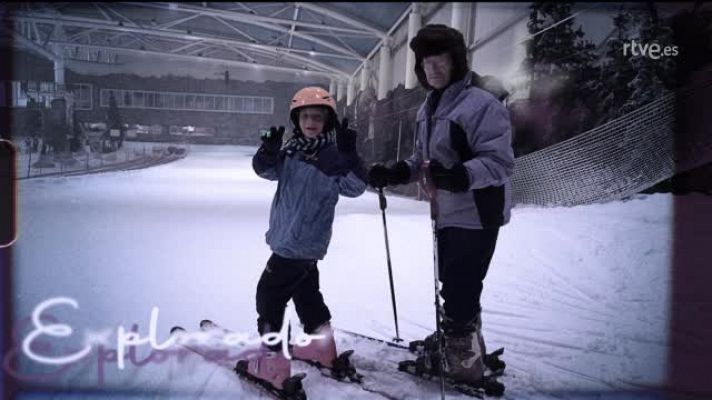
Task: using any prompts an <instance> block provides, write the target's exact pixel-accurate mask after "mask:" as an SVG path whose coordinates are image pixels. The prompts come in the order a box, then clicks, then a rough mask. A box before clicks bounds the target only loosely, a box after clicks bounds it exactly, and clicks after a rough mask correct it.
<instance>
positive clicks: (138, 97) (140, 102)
mask: <svg viewBox="0 0 712 400" xmlns="http://www.w3.org/2000/svg"><path fill="white" fill-rule="evenodd" d="M145 104H146V103H145V99H144V97H143V92H134V93H133V105H134V106H136V107H143V106H144V105H145Z"/></svg>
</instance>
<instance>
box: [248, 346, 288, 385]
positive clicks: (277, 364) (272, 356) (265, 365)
mask: <svg viewBox="0 0 712 400" xmlns="http://www.w3.org/2000/svg"><path fill="white" fill-rule="evenodd" d="M260 350H261V352H260V354H259V355H257V356H255V357H252V358H250V359H248V360H247V365H246V367H247V368H246V370H245V372H247V373H248V374H250V375H252V376H253V377H255V378H257V379H261V380H263V381H266V382H268V383H270V384H271V385H272V386H274V387H275V388H277V389H283V388H284V382H285V381H286V380H287V379H288V378H289V377H290V376H291V374H292V368H291V364H290V362H289V360H288V359H286V358H285V357H284V355H282V353H281V352H278V351H271V350H270V349H269V348H267V347H265V346H263V347H262V348H261V349H260ZM243 365H244V364H243Z"/></svg>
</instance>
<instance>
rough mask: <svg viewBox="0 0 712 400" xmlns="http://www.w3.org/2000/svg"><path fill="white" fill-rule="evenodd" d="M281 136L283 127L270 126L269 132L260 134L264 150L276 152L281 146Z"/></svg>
mask: <svg viewBox="0 0 712 400" xmlns="http://www.w3.org/2000/svg"><path fill="white" fill-rule="evenodd" d="M282 136H284V127H283V126H280V127H279V129H277V128H276V127H274V126H273V127H270V128H269V132H267V133H265V134H263V135H262V146H263V147H264V148H265V151H268V152H270V153H277V152H278V151H279V149H281V148H282Z"/></svg>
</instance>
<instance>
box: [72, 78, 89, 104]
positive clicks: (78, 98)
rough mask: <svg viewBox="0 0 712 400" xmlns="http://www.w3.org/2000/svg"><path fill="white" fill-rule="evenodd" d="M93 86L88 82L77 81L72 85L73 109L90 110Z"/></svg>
mask: <svg viewBox="0 0 712 400" xmlns="http://www.w3.org/2000/svg"><path fill="white" fill-rule="evenodd" d="M92 89H93V86H92V85H91V84H88V83H77V84H76V85H74V90H72V93H73V94H74V109H75V110H92V109H93V108H94V104H93V99H94V96H93V90H92Z"/></svg>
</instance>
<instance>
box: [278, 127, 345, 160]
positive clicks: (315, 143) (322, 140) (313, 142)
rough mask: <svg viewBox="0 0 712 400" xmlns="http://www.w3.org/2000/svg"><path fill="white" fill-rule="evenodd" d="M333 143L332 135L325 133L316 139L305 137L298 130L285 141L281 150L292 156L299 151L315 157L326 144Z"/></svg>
mask: <svg viewBox="0 0 712 400" xmlns="http://www.w3.org/2000/svg"><path fill="white" fill-rule="evenodd" d="M330 143H334V133H333V132H326V133H322V134H320V135H319V136H317V137H313V138H310V137H306V136H304V134H302V133H301V132H300V131H298V130H296V129H295V130H294V135H293V136H292V137H291V138H289V140H287V142H286V143H285V144H284V146H283V147H282V149H283V150H284V151H285V152H286V153H287V154H288V155H292V154H294V152H295V151H301V152H303V153H304V154H306V155H308V156H313V155H316V154H317V153H318V152H319V151H320V150H321V149H323V148H324V147H325V146H326V145H327V144H330Z"/></svg>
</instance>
